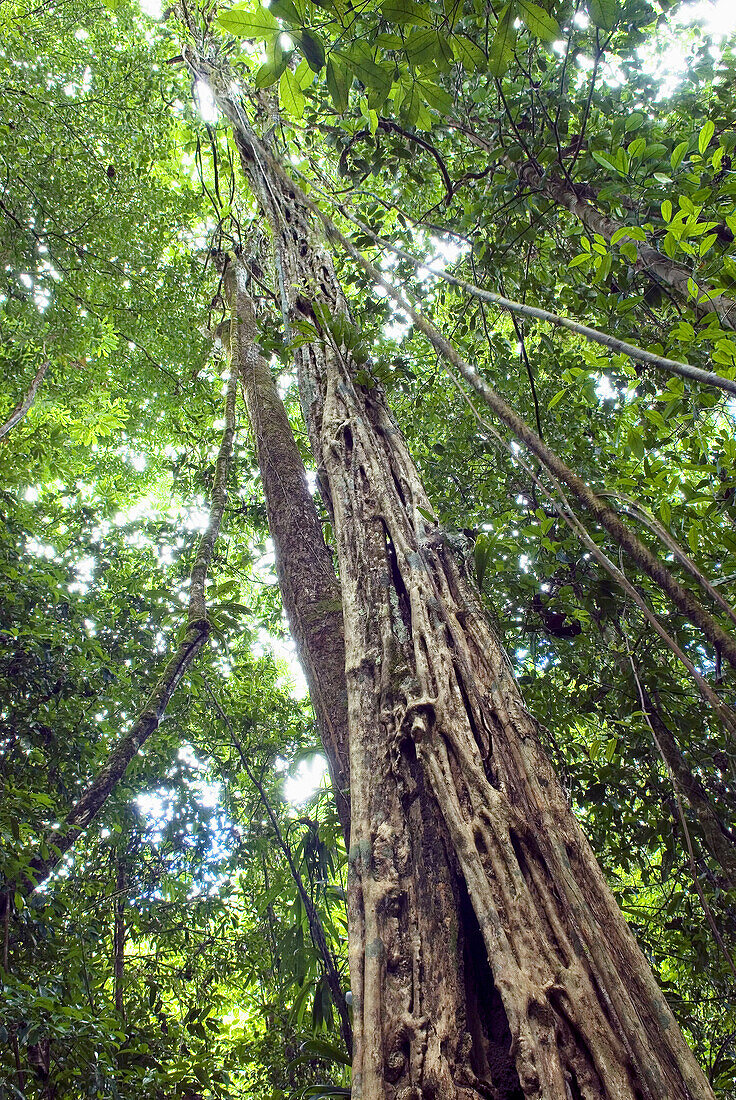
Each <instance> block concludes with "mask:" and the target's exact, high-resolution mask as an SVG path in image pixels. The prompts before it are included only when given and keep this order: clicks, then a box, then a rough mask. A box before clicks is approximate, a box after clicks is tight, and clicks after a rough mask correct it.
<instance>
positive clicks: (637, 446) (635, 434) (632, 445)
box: [627, 428, 645, 459]
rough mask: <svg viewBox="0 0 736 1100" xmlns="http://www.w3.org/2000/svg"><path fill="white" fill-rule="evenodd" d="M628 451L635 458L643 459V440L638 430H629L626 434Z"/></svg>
mask: <svg viewBox="0 0 736 1100" xmlns="http://www.w3.org/2000/svg"><path fill="white" fill-rule="evenodd" d="M627 438H628V443H629V450H630V451H631V453H632V454H633V455H634V457H635V458H638V459H642V458H644V454H645V449H644V439H643V437H642V434H641V432H640V431H639V429H638V428H630V429H629V434H628V437H627Z"/></svg>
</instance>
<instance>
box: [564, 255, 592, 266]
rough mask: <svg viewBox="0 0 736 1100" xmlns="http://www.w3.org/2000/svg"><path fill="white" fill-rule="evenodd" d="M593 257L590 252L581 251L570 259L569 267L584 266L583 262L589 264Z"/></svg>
mask: <svg viewBox="0 0 736 1100" xmlns="http://www.w3.org/2000/svg"><path fill="white" fill-rule="evenodd" d="M591 258H592V257H591V255H590V252H581V253H580V254H579V255H577V256H575V257H573V259H572V260H570V263H569V264H568V265H567V266H568V267H582V266H583V264H589V263H590V261H591Z"/></svg>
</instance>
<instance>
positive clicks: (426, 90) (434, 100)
mask: <svg viewBox="0 0 736 1100" xmlns="http://www.w3.org/2000/svg"><path fill="white" fill-rule="evenodd" d="M417 84H418V85H419V87H420V88H421V91H422V95H423V97H424V99H425V100H426V101H427V103H428V104H429V106H430V107H433V108H434V110H435V111H439V113H440V114H442V115H447V114H449V113H450V111H451V110H452V108H453V106H454V103H453V100H452V96H451V95H450V93H449V92H446V91H445V89H444V88H440V87H439V86H438V85H437V84H435V83H433V81H431V80H418V81H417Z"/></svg>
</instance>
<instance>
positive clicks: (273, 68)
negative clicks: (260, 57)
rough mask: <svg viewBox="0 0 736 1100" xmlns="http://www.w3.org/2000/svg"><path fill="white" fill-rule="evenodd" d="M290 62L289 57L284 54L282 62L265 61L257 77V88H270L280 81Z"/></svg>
mask: <svg viewBox="0 0 736 1100" xmlns="http://www.w3.org/2000/svg"><path fill="white" fill-rule="evenodd" d="M288 61H289V55H288V54H283V55H282V58H281V61H279V63H278V64H277V63H276V62H275V61H265V62H264V63H263V65H261V67H260V69H259V70H258V72H257V73H256V76H255V82H254V83H255V86H256V88H270V87H271V85H272V84H275V83H276V81H277V80H278V79H279V77H280V76H281V74H282V73H283V71H284V69H285V68H286V66H287V64H288Z"/></svg>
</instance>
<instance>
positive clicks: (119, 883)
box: [112, 852, 127, 1020]
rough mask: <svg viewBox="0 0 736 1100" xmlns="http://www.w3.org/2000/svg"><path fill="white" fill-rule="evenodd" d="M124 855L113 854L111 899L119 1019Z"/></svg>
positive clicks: (121, 1007) (122, 999) (122, 1015)
mask: <svg viewBox="0 0 736 1100" xmlns="http://www.w3.org/2000/svg"><path fill="white" fill-rule="evenodd" d="M126 888H127V883H126V874H125V856H124V855H123V854H122V853H121V852H117V853H116V856H115V897H114V901H113V914H114V917H113V920H114V925H113V951H112V954H113V985H114V993H115V1011H116V1012H117V1014H118V1016H119V1017H120V1019H121V1020H124V1019H125V997H124V993H123V983H124V981H125V891H126Z"/></svg>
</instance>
